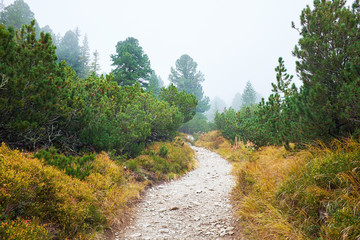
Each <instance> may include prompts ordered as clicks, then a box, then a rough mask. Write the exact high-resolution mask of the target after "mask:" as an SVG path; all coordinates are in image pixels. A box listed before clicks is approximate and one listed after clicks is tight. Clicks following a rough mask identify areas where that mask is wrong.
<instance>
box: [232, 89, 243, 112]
mask: <svg viewBox="0 0 360 240" xmlns="http://www.w3.org/2000/svg"><path fill="white" fill-rule="evenodd" d="M241 105H242V97H241V93H236V94H235V96H234V98H233V100H232V103H231V107H232V108H233V109H235V110H236V111H239V110H240V108H241Z"/></svg>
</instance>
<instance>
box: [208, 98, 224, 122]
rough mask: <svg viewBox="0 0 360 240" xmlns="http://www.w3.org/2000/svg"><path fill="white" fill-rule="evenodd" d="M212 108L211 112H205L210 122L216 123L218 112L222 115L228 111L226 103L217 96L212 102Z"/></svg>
mask: <svg viewBox="0 0 360 240" xmlns="http://www.w3.org/2000/svg"><path fill="white" fill-rule="evenodd" d="M210 103H211V106H210V109H209V111H207V112H205V115H206V117H207V119H208V120H209V121H211V122H212V121H214V118H215V114H216V112H219V113H222V112H223V111H225V109H226V103H225V102H224V100H222V99H221V98H219V97H218V96H215V97H214V98H213V99H211V101H210Z"/></svg>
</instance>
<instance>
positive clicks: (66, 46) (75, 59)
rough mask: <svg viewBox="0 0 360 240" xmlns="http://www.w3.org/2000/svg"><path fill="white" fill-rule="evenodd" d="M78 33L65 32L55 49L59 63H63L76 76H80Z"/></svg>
mask: <svg viewBox="0 0 360 240" xmlns="http://www.w3.org/2000/svg"><path fill="white" fill-rule="evenodd" d="M78 36H79V32H78V30H77V32H74V31H71V30H69V31H67V32H66V33H65V35H64V37H63V38H62V39H61V41H60V44H59V45H58V47H57V49H56V53H57V55H58V57H59V61H65V62H66V63H67V64H68V65H69V66H70V67H71V68H72V69H73V70H74V71H75V72H76V74H77V75H78V76H80V75H81V74H82V64H81V49H80V45H79V38H78Z"/></svg>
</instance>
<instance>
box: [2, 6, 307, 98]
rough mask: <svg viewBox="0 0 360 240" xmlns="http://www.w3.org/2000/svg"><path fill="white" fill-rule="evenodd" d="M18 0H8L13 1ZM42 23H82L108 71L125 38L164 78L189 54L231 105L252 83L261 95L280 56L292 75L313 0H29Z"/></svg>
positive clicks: (212, 90)
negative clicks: (303, 21)
mask: <svg viewBox="0 0 360 240" xmlns="http://www.w3.org/2000/svg"><path fill="white" fill-rule="evenodd" d="M12 2H13V0H12V1H11V0H5V1H4V3H5V5H6V6H7V5H9V4H11V3H12ZM25 2H26V3H27V4H28V5H29V6H30V8H31V11H32V12H34V14H35V18H36V19H37V21H38V22H39V24H40V26H41V27H43V26H45V25H49V26H50V27H51V28H52V30H53V31H54V32H55V33H56V34H57V33H60V34H61V35H62V36H63V35H64V33H65V32H66V31H68V30H75V28H76V27H79V29H80V32H81V34H82V36H84V34H85V33H86V34H87V35H88V40H89V45H90V49H91V52H93V51H95V50H98V52H99V53H100V64H101V69H102V71H104V72H107V73H108V72H110V71H111V69H112V67H111V61H110V54H114V53H115V45H116V43H117V42H118V41H123V40H125V39H126V38H127V37H135V38H137V39H138V40H139V43H140V45H141V46H142V47H143V49H144V52H145V53H146V54H147V55H148V56H149V59H150V61H151V66H152V68H153V69H154V70H155V72H156V73H157V74H158V75H160V76H161V77H162V79H163V80H164V81H165V82H166V83H167V80H168V76H169V73H170V68H171V67H172V66H174V65H175V61H176V60H177V59H178V58H179V57H180V56H181V55H182V54H188V55H190V56H191V57H192V58H193V59H194V60H195V61H196V62H197V63H198V70H200V71H202V72H203V73H204V75H205V82H204V83H203V87H204V90H205V95H207V96H209V97H211V98H212V97H215V96H219V97H220V98H222V99H223V100H225V101H226V102H227V103H228V104H230V103H231V101H232V99H233V97H234V95H235V93H236V92H242V91H243V89H244V87H245V84H246V82H247V81H249V80H250V81H251V83H252V84H253V86H254V88H255V90H256V91H257V92H259V93H260V94H261V95H263V96H264V97H267V96H268V95H269V94H270V93H271V82H274V81H276V79H275V71H274V68H275V67H276V65H277V59H278V57H280V56H282V57H283V58H284V60H285V65H286V67H287V69H288V72H289V73H291V74H294V75H295V58H294V57H293V56H292V54H291V52H292V50H293V49H294V46H295V44H296V43H297V41H298V39H299V34H298V32H297V31H296V30H294V29H292V28H291V21H294V22H295V24H296V25H297V26H299V16H300V13H301V10H302V9H303V8H305V7H306V5H310V6H312V0H291V1H289V0H258V1H249V0H247V1H244V0H221V1H220V0H102V1H89V0H76V1H74V0H25Z"/></svg>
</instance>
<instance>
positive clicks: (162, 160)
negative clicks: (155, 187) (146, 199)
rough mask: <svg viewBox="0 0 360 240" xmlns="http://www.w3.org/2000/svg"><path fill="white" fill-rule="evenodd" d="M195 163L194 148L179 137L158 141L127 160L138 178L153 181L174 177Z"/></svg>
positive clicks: (127, 163) (127, 164) (189, 168)
mask: <svg viewBox="0 0 360 240" xmlns="http://www.w3.org/2000/svg"><path fill="white" fill-rule="evenodd" d="M155 153H156V154H155ZM193 164H194V162H193V151H192V149H191V148H190V147H189V146H188V145H187V144H185V143H184V142H183V141H182V140H180V138H178V137H177V138H175V139H174V140H173V141H172V142H156V143H154V144H153V145H151V146H148V147H147V148H146V149H145V151H144V154H142V155H140V156H138V157H136V158H135V159H129V160H128V161H126V162H125V165H126V167H127V168H129V169H131V170H132V171H134V173H135V174H137V179H138V180H140V181H146V180H151V181H153V182H158V181H163V180H169V179H173V178H174V177H176V176H178V175H181V174H183V173H185V172H187V171H189V170H191V169H192V168H193V167H194V165H193Z"/></svg>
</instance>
